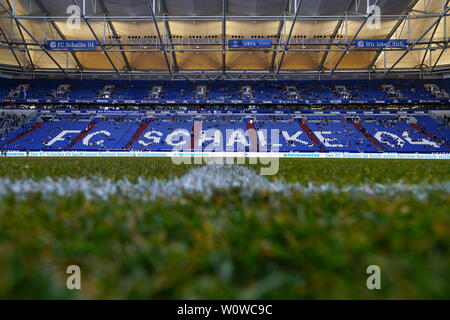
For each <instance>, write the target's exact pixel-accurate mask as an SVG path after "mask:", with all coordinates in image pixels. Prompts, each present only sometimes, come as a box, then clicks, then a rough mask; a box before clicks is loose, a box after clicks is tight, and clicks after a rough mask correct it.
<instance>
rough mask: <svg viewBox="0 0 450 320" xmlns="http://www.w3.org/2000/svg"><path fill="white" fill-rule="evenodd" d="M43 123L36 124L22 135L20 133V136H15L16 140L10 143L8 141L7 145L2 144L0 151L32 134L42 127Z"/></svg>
mask: <svg viewBox="0 0 450 320" xmlns="http://www.w3.org/2000/svg"><path fill="white" fill-rule="evenodd" d="M42 124H43V122H36V123H35V124H34V125H33V126H32V127H31V129H30V130H27V131H25V132H24V133H22V134H21V135H19V136H17V137H16V138H14V139H12V140H11V141H9V142H8V143H6V144H4V145H3V146H1V147H0V149H2V148H4V147H7V146H9V145H11V144H13V143H14V142H16V141H18V140H20V139H22V138H23V137H25V136H27V135H29V134H30V133H32V132H33V131H34V130H36V129H38V128H39V127H40V126H42Z"/></svg>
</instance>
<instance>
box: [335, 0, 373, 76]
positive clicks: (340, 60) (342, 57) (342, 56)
mask: <svg viewBox="0 0 450 320" xmlns="http://www.w3.org/2000/svg"><path fill="white" fill-rule="evenodd" d="M378 3H380V0H377V1H376V2H375V4H374V5H375V6H377V5H378ZM371 16H373V14H372V12H371V13H370V14H367V15H366V18H365V19H364V21H363V23H361V26H360V27H359V28H358V31H356V33H355V34H354V35H353V38H352V40H351V41H350V42H349V43H348V45H347V47H346V48H345V52H344V53H343V54H342V55H341V57H340V58H339V60H338V62H337V63H336V65H335V66H334V68H333V70H331V72H330V76H332V75H333V73H334V71H336V69H337V67H338V66H339V64H340V63H341V62H342V59H344V57H345V55H346V54H347V52H348V49H350V46H351V45H352V44H353V42H354V41H355V39H356V38H357V37H358V35H359V33H360V32H361V30H362V29H363V28H364V26H365V25H366V22H367V20H369V18H370V17H371Z"/></svg>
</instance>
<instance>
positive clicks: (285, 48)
mask: <svg viewBox="0 0 450 320" xmlns="http://www.w3.org/2000/svg"><path fill="white" fill-rule="evenodd" d="M302 2H303V0H298V5H297V8H296V9H295V17H294V20H293V21H292V25H291V29H290V30H289V35H288V37H287V39H286V43H285V45H284V49H283V54H282V56H281V60H280V64H279V65H278V68H277V72H276V74H277V75H278V74H279V73H280V70H281V66H282V64H283V61H284V57H285V56H286V51H287V49H288V46H289V42H290V41H291V36H292V32H293V31H294V26H295V22H297V17H298V13H299V12H300V6H301V5H302Z"/></svg>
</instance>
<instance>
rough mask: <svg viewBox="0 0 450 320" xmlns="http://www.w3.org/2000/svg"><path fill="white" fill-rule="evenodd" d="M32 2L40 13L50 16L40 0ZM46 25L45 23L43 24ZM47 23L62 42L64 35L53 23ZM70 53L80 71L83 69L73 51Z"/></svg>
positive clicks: (64, 38)
mask: <svg viewBox="0 0 450 320" xmlns="http://www.w3.org/2000/svg"><path fill="white" fill-rule="evenodd" d="M34 2H35V3H36V4H37V5H38V7H39V9H41V11H42V12H43V13H44V14H46V15H48V16H51V14H50V12H49V11H48V10H47V8H46V7H45V6H44V5H43V4H42V2H41V0H34ZM44 23H46V22H44ZM49 23H50V24H51V25H52V27H53V29H55V31H56V33H58V35H59V37H60V38H61V39H62V40H66V37H65V36H64V34H63V33H62V32H61V30H60V29H59V28H58V26H57V25H56V23H55V21H52V20H50V21H49ZM70 53H71V54H72V57H73V59H74V60H75V62H76V63H77V65H78V68H79V69H80V70H83V69H84V66H83V65H82V64H81V62H80V60H78V57H77V55H76V54H75V51H73V50H70Z"/></svg>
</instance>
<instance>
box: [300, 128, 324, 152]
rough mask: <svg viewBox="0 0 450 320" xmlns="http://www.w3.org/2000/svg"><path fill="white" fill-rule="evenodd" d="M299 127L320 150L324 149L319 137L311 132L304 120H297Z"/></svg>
mask: <svg viewBox="0 0 450 320" xmlns="http://www.w3.org/2000/svg"><path fill="white" fill-rule="evenodd" d="M299 124H300V127H301V128H302V130H303V132H305V133H306V135H307V136H308V137H309V139H310V140H311V141H312V142H314V144H315V145H317V147H318V148H319V149H320V151H325V148H324V147H323V146H322V144H321V143H320V141H319V139H317V137H316V136H315V135H314V134H313V133H312V131H311V129H310V128H309V127H308V125H307V124H306V123H305V122H302V121H299Z"/></svg>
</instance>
